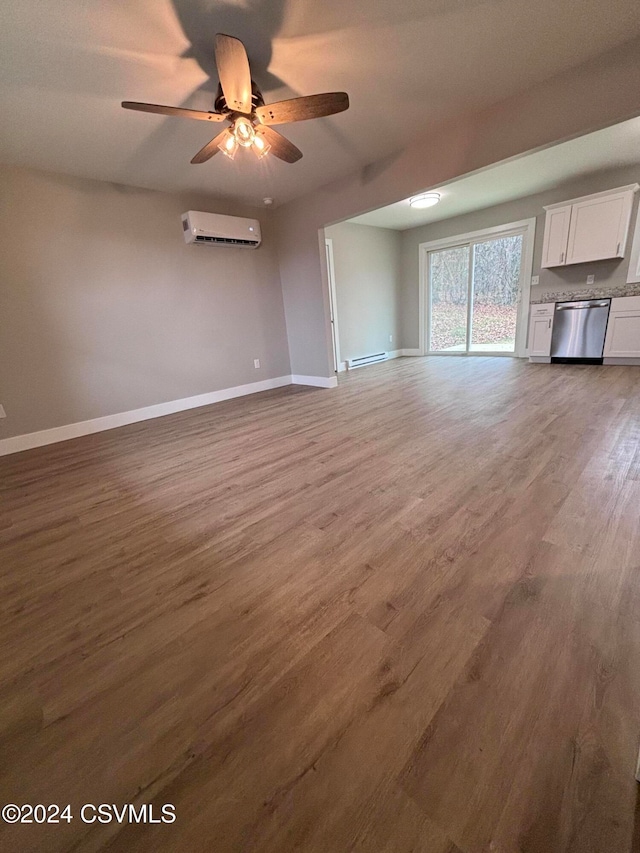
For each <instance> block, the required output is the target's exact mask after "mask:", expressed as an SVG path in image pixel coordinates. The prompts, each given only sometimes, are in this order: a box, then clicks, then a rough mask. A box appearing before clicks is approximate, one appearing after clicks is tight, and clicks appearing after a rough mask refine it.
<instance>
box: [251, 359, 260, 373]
mask: <svg viewBox="0 0 640 853" xmlns="http://www.w3.org/2000/svg"><path fill="white" fill-rule="evenodd" d="M253 366H254V367H255V369H256V370H257V369H258V368H259V367H260V359H259V358H254V359H253Z"/></svg>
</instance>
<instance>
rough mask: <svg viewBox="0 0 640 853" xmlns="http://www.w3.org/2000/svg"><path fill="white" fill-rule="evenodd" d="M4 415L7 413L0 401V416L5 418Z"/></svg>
mask: <svg viewBox="0 0 640 853" xmlns="http://www.w3.org/2000/svg"><path fill="white" fill-rule="evenodd" d="M6 417H7V413H6V412H5V410H4V406H3V405H2V403H0V418H6Z"/></svg>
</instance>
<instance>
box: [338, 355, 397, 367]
mask: <svg viewBox="0 0 640 853" xmlns="http://www.w3.org/2000/svg"><path fill="white" fill-rule="evenodd" d="M388 357H389V356H388V354H387V353H386V352H374V353H372V354H371V355H362V356H360V358H348V359H347V367H348V368H349V370H353V369H354V368H356V367H365V365H367V364H375V363H376V362H378V361H386V360H387V358H388Z"/></svg>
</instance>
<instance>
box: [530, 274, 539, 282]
mask: <svg viewBox="0 0 640 853" xmlns="http://www.w3.org/2000/svg"><path fill="white" fill-rule="evenodd" d="M531 284H540V276H539V275H532V276H531Z"/></svg>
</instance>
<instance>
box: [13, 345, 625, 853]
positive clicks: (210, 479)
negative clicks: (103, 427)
mask: <svg viewBox="0 0 640 853" xmlns="http://www.w3.org/2000/svg"><path fill="white" fill-rule="evenodd" d="M0 477H1V480H0V483H1V492H0V497H1V514H0V560H1V567H0V595H1V604H2V620H1V623H0V637H1V643H0V707H1V709H2V711H1V717H0V729H1V730H0V750H1V753H2V755H1V760H0V777H1V781H0V797H1V799H2V802H3V803H6V802H10V803H16V804H22V803H31V804H35V803H43V804H48V803H58V804H61V805H66V804H67V803H70V804H71V808H72V813H73V814H74V819H73V820H72V821H71V823H64V822H63V823H61V824H58V825H49V826H38V825H34V824H32V825H12V826H10V825H6V824H0V849H2V850H3V851H4V850H7V851H27V850H41V851H62V850H74V851H76V850H78V851H91V850H102V849H108V850H115V851H127V853H132V851H143V850H144V851H154V853H157V851H172V853H174V852H175V851H178V853H182V851H185V853H191V852H192V851H214V853H224V851H242V853H244V851H269V852H270V853H271V852H272V851H273V853H283V851H284V853H286V851H293V850H296V851H298V850H299V851H309V853H312V852H313V853H320V851H322V853H342V851H351V850H357V851H367V853H383V851H384V852H385V853H408V851H423V853H481V851H492V853H515V851H526V853H561V851H562V852H563V853H564V851H567V853H569V851H570V853H627V851H629V850H631V849H632V845H633V836H634V811H635V804H636V783H635V782H634V769H635V759H636V755H637V750H638V742H639V740H640V523H639V522H640V369H637V368H631V367H607V368H601V367H570V366H564V365H561V366H549V365H530V364H526V363H522V362H520V361H515V360H511V359H497V358H454V357H451V358H435V357H434V358H431V359H402V360H399V361H395V362H388V363H386V364H381V365H376V366H374V367H369V368H366V369H363V370H359V371H355V372H354V373H352V374H349V375H347V376H345V377H344V378H341V381H340V387H339V388H338V389H336V390H330V391H326V390H317V389H307V388H293V387H292V388H284V389H280V390H277V391H272V392H266V393H264V394H260V395H256V396H254V397H250V398H244V399H240V400H234V401H229V402H226V403H222V404H218V405H216V406H211V407H207V408H203V409H199V410H194V411H190V412H185V413H181V414H177V415H172V416H170V417H166V418H162V419H159V420H155V421H148V422H146V423H143V424H136V425H133V426H129V427H125V428H123V429H118V430H113V431H110V432H107V433H102V434H100V435H95V436H89V437H86V438H82V439H78V440H74V441H69V442H66V443H63V444H58V445H54V446H51V447H47V448H41V449H39V450H34V451H30V452H27V453H23V454H20V455H16V456H12V457H6V458H4V459H1V460H0ZM128 802H132V803H135V804H137V805H140V804H142V803H151V804H152V805H153V806H154V809H156V811H155V816H156V817H157V816H158V814H159V810H160V807H161V806H162V804H166V803H171V804H173V805H175V809H176V815H177V819H176V821H175V823H173V824H171V825H169V824H166V825H164V824H161V825H148V824H147V825H128V826H120V825H118V824H117V823H109V824H100V823H98V822H96V823H93V824H85V823H83V822H82V821H81V819H80V816H79V812H80V807H81V806H82V805H83V804H85V803H90V804H99V803H106V804H115V805H117V806H120V805H122V804H125V803H128ZM88 816H89V817H91V816H92V813H91V812H89V814H88Z"/></svg>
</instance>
